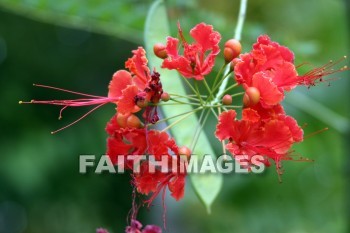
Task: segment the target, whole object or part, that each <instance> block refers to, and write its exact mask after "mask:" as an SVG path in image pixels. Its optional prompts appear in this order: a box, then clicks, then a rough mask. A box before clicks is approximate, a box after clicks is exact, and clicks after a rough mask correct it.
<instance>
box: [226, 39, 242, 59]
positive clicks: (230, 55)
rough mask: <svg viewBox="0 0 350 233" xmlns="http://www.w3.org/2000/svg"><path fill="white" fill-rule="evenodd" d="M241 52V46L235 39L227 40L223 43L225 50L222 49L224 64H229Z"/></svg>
mask: <svg viewBox="0 0 350 233" xmlns="http://www.w3.org/2000/svg"><path fill="white" fill-rule="evenodd" d="M241 51H242V45H241V43H240V42H239V41H238V40H236V39H231V40H228V41H227V42H226V43H225V48H224V58H225V61H226V63H229V62H230V61H232V60H233V59H234V58H236V57H238V55H239V54H240V53H241Z"/></svg>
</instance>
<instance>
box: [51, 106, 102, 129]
mask: <svg viewBox="0 0 350 233" xmlns="http://www.w3.org/2000/svg"><path fill="white" fill-rule="evenodd" d="M105 104H106V103H104V104H100V105H98V106H96V107H94V108H93V109H91V110H90V111H88V112H87V113H85V114H84V115H82V116H81V117H79V118H78V119H77V120H75V121H73V122H72V123H70V124H68V125H66V126H64V127H62V128H60V129H58V130H55V131H52V132H51V134H55V133H58V132H60V131H62V130H64V129H67V128H68V127H70V126H72V125H74V124H76V123H78V122H79V121H80V120H82V119H84V118H85V117H87V116H88V115H89V114H90V113H92V112H93V111H95V110H96V109H98V108H100V107H102V106H103V105H105Z"/></svg>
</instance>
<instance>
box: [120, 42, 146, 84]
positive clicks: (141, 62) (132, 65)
mask: <svg viewBox="0 0 350 233" xmlns="http://www.w3.org/2000/svg"><path fill="white" fill-rule="evenodd" d="M132 53H133V54H134V55H133V56H132V57H131V58H129V59H128V60H127V61H126V62H125V67H126V68H128V69H129V70H130V72H131V73H133V74H134V75H135V77H134V79H133V82H134V83H135V85H136V86H137V87H138V88H139V89H140V90H143V89H144V88H145V87H146V84H147V81H148V80H149V78H150V70H149V68H148V66H147V64H148V60H147V57H146V51H145V50H144V49H143V48H142V47H138V48H137V50H133V51H132Z"/></svg>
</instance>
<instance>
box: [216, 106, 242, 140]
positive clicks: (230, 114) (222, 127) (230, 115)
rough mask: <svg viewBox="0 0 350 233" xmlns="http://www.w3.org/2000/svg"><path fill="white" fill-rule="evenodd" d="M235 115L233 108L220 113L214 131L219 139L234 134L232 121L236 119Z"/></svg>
mask: <svg viewBox="0 0 350 233" xmlns="http://www.w3.org/2000/svg"><path fill="white" fill-rule="evenodd" d="M236 115H237V113H236V111H235V110H228V111H226V112H223V113H221V114H220V116H219V122H218V124H217V126H216V131H215V135H216V137H217V138H218V139H219V140H220V141H222V140H225V139H228V138H230V137H232V136H233V135H234V134H235V131H234V128H233V122H234V121H235V119H236Z"/></svg>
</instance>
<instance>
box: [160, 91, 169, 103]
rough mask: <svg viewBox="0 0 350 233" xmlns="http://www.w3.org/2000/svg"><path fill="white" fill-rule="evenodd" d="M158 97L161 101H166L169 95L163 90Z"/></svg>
mask: <svg viewBox="0 0 350 233" xmlns="http://www.w3.org/2000/svg"><path fill="white" fill-rule="evenodd" d="M160 98H161V99H162V101H164V102H167V101H169V100H170V95H169V93H168V92H163V93H162V95H161V96H160Z"/></svg>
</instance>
